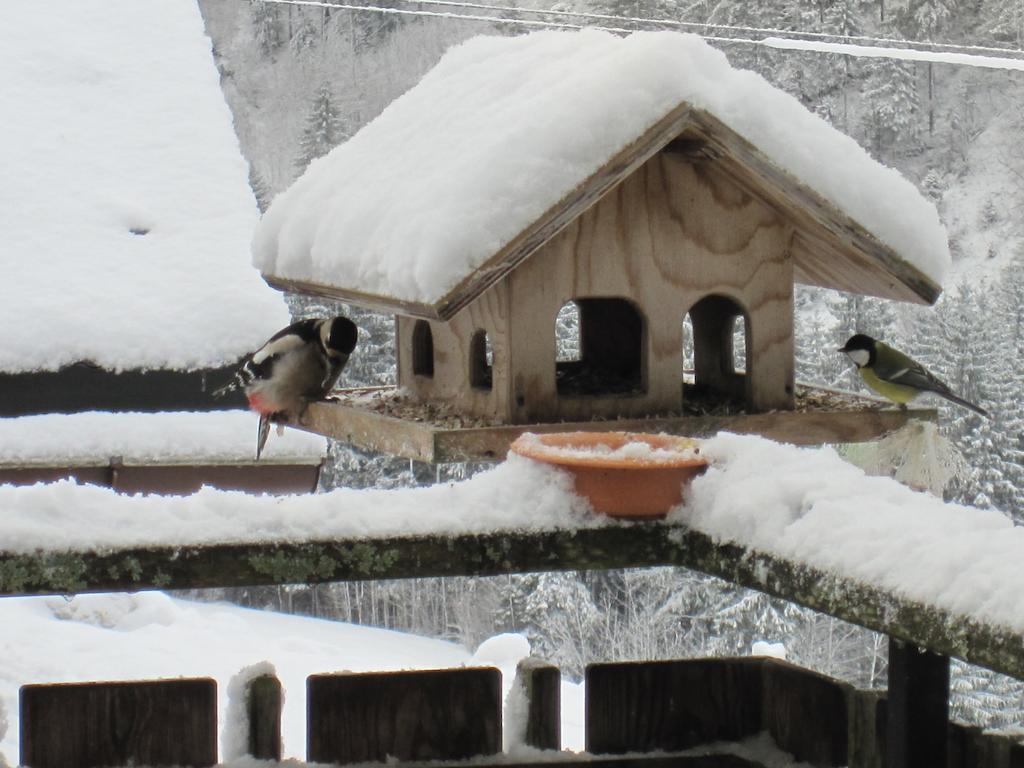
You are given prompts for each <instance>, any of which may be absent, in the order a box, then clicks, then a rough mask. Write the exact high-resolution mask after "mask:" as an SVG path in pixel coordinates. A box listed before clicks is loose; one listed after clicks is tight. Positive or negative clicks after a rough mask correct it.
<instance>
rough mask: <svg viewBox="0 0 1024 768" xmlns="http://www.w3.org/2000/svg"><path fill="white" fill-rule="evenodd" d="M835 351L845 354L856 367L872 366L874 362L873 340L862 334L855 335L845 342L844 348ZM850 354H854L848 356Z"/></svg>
mask: <svg viewBox="0 0 1024 768" xmlns="http://www.w3.org/2000/svg"><path fill="white" fill-rule="evenodd" d="M836 351H837V352H845V353H846V354H847V355H849V356H850V359H851V360H853V361H854V362H855V363H857V365H858V366H864V365H873V364H874V362H875V340H874V339H872V338H871V337H870V336H868V335H866V334H863V333H855V334H854V335H853V336H851V337H850V338H848V339H847V340H846V346H843V347H840V348H839V349H837V350H836ZM851 352H852V353H854V354H850V353H851ZM857 353H861V354H857ZM863 353H867V355H864V354H863Z"/></svg>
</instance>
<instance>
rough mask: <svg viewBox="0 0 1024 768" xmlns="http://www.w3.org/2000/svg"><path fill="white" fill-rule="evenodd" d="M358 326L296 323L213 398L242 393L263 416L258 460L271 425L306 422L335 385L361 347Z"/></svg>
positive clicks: (334, 320)
mask: <svg viewBox="0 0 1024 768" xmlns="http://www.w3.org/2000/svg"><path fill="white" fill-rule="evenodd" d="M357 337H358V332H357V330H356V325H355V323H353V322H352V321H351V320H349V319H348V318H347V317H340V316H339V317H327V318H319V319H318V318H310V319H308V320H300V321H298V322H297V323H292V324H291V325H289V326H288V327H287V328H283V329H281V330H280V331H278V332H277V333H275V334H274V335H273V336H271V337H270V338H269V339H267V341H266V343H264V344H263V346H262V347H260V348H259V349H257V350H256V351H255V352H253V353H252V354H251V355H249V356H248V357H247V358H246V359H245V360H244V361H243V362H242V364H241V365H240V366H239V368H238V370H237V371H236V372H235V376H234V378H233V379H232V380H231V381H229V382H228V383H227V384H225V385H224V386H223V387H221V388H220V389H218V390H216V391H215V392H214V393H213V394H214V396H215V397H223V396H224V395H226V394H227V393H229V392H232V391H234V390H236V389H241V390H242V391H244V392H245V396H246V397H247V398H248V399H249V407H250V408H252V410H254V411H256V412H257V413H258V414H259V415H260V425H259V433H258V438H257V442H256V460H257V461H259V458H260V454H261V453H263V447H264V446H265V445H266V443H267V436H268V435H269V434H270V424H271V423H272V422H273V423H276V424H277V425H278V429H279V430H281V429H283V426H284V422H286V421H289V420H291V419H295V420H300V419H301V418H302V416H303V415H304V414H305V412H306V407H307V406H308V405H309V402H310V401H311V400H318V399H320V398H322V397H323V396H324V395H326V394H327V393H328V392H330V391H331V389H332V388H333V387H334V384H335V382H337V380H338V377H339V376H340V375H341V372H342V370H343V369H344V368H345V363H347V362H348V358H349V356H350V355H351V354H352V350H353V349H355V346H356V338H357Z"/></svg>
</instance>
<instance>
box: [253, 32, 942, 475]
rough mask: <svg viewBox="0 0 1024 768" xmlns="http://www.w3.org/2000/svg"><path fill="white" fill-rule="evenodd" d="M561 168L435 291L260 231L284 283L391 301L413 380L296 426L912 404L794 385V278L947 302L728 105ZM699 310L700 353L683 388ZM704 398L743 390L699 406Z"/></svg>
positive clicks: (749, 413) (790, 426)
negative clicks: (302, 264) (737, 345)
mask: <svg viewBox="0 0 1024 768" xmlns="http://www.w3.org/2000/svg"><path fill="white" fill-rule="evenodd" d="M528 37H529V36H528ZM420 87H423V86H422V85H421V86H418V87H417V88H420ZM764 87H765V88H767V89H771V86H769V85H767V83H765V84H764ZM415 90H416V89H414V91H413V93H414V92H415ZM771 90H774V89H771ZM410 95H411V94H407V96H406V98H408V97H409V96H410ZM386 116H387V115H386V114H385V115H382V119H383V118H385V117H386ZM524 119H525V118H524ZM537 119H543V116H540V117H538V118H537ZM379 122H381V121H376V122H375V123H374V124H371V125H370V126H368V127H367V128H366V129H364V131H367V132H372V131H374V130H377V127H376V126H377V123H379ZM422 128H423V130H424V131H429V125H427V126H424V127H422ZM822 129H823V130H825V131H831V132H832V133H837V132H835V131H833V130H832V129H830V128H826V127H824V126H822ZM783 130H784V128H783ZM844 138H845V137H844ZM361 146H362V147H363V149H362V150H361V151H365V147H366V143H364V144H363V145H361ZM391 149H392V148H390V147H389V148H387V149H386V150H384V149H382V150H381V162H385V161H386V159H387V157H388V152H390V151H391ZM343 150H345V146H344V145H343V146H342V147H339V148H338V150H336V152H340V154H339V155H338V157H337V158H335V157H333V156H332V157H329V158H328V164H327V165H329V164H330V162H335V168H333V169H330V168H327V169H326V170H325V169H324V168H320V169H319V171H318V172H320V173H321V174H323V173H327V172H331V171H333V173H334V174H335V176H336V178H338V179H344V178H345V175H344V174H343V173H339V170H338V169H339V168H340V167H341V166H343V165H344V164H345V162H346V158H345V152H344V151H343ZM494 151H495V152H501V151H504V150H503V149H501V148H498V147H497V145H495V149H494ZM863 160H864V162H865V163H870V164H871V165H873V166H875V169H877V168H878V167H877V164H876V163H874V161H872V160H870V159H869V158H867V157H866V156H865V157H864V158H863ZM821 161H822V163H827V162H828V158H827V157H823V158H821ZM363 162H365V158H363ZM478 165H479V167H480V168H481V169H483V170H481V173H488V172H489V171H488V170H486V169H487V168H488V167H489V166H488V165H487V164H486V163H483V162H481V163H479V164H478ZM311 170H317V169H311ZM413 173H415V171H413ZM323 179H324V177H323V175H321V176H320V178H319V180H320V183H321V185H323V184H324V180H323ZM302 181H304V180H300V182H299V183H301V182H302ZM901 181H902V180H901ZM299 183H297V185H296V186H298V185H299ZM339 183H342V182H339ZM352 183H356V182H352ZM543 186H544V181H543V179H541V180H538V182H537V188H531V186H530V182H529V180H527V181H526V182H524V181H523V180H522V179H519V180H518V183H517V184H516V186H515V190H516V191H515V193H511V192H509V194H518V195H522V196H525V197H527V198H529V197H530V196H531V195H534V194H537V195H539V194H541V193H543V192H544V191H545V190H544V189H543ZM566 186H567V189H566V191H565V192H564V193H562V194H561V195H560V197H558V199H557V200H555V201H554V202H553V204H551V205H550V206H548V207H546V208H545V209H544V210H543V211H541V212H540V213H539V214H538V215H535V216H533V217H532V218H530V219H529V220H528V221H526V222H525V223H524V224H523V226H521V227H520V226H518V225H517V226H516V232H515V234H514V235H513V236H511V237H509V238H508V239H507V240H505V241H504V242H501V243H500V245H498V246H497V247H493V248H491V249H490V250H488V251H487V252H486V253H485V254H483V256H482V257H481V258H480V259H478V261H479V263H476V264H470V265H467V266H466V268H465V270H464V271H462V272H459V273H458V274H457V275H456V280H455V281H454V282H453V283H452V284H451V285H450V286H449V287H448V288H447V289H446V290H444V291H442V292H440V293H437V294H436V295H434V296H433V297H432V299H431V300H429V301H424V300H421V299H420V298H417V297H409V296H407V295H401V293H400V292H398V291H396V292H392V293H388V292H387V291H386V290H382V289H380V288H379V287H378V288H373V289H372V290H371V289H368V288H367V286H365V285H363V284H361V283H360V281H359V280H358V279H352V280H348V279H345V278H338V279H335V278H334V277H332V275H333V274H334V273H332V272H331V271H330V270H327V271H326V272H325V273H324V274H319V275H313V276H312V277H310V276H309V275H305V276H296V275H295V274H291V273H290V272H289V271H288V269H287V268H285V267H281V266H279V264H281V261H279V260H278V261H275V258H276V257H277V256H278V255H279V252H281V251H283V247H282V246H279V244H278V243H279V242H280V241H279V240H275V239H274V238H275V235H274V234H269V235H265V236H264V235H261V234H258V238H257V239H258V243H257V263H258V264H259V263H260V262H261V260H262V262H263V263H262V264H261V269H262V270H263V272H264V276H265V278H266V279H267V280H268V281H269V282H270V283H271V284H272V285H274V286H276V287H279V288H281V289H285V290H291V291H299V292H306V293H313V294H318V295H321V296H327V297H333V298H336V299H341V300H344V301H347V302H351V303H353V304H356V305H362V306H366V307H370V308H375V309H378V310H385V311H390V312H393V313H394V314H395V316H396V327H397V358H398V360H397V363H398V365H397V368H398V388H397V389H396V390H394V391H390V390H378V391H374V392H367V391H363V392H361V393H348V394H345V393H342V394H341V395H340V396H339V397H338V398H336V399H335V400H333V401H330V402H327V403H320V404H315V405H314V407H313V408H311V409H310V412H309V420H308V422H307V423H306V424H304V425H301V426H304V427H305V428H307V429H312V430H314V431H318V432H323V433H325V434H329V435H333V436H336V437H340V438H342V439H347V440H350V441H352V442H355V443H358V444H360V445H362V446H363V447H367V448H372V449H378V450H385V451H390V452H393V453H398V454H400V455H405V456H409V457H411V458H418V459H423V460H427V461H452V460H467V459H473V458H481V457H490V456H497V457H501V456H503V455H504V453H505V450H506V449H507V447H508V444H509V442H510V441H511V440H512V439H514V438H515V437H516V436H517V435H518V434H519V433H521V432H523V431H526V430H530V431H535V432H543V431H550V430H554V429H559V430H564V429H579V428H582V429H600V428H607V425H602V424H601V422H603V421H604V422H607V421H614V422H615V425H614V426H613V427H612V428H614V429H630V430H640V431H655V430H657V431H668V432H672V433H676V434H691V435H700V434H705V433H707V432H710V431H715V430H717V429H722V428H730V429H735V430H738V431H748V432H760V433H763V434H768V435H770V436H773V437H776V438H781V439H788V440H794V441H796V442H803V443H821V442H841V441H846V442H849V441H857V440H865V439H871V438H874V437H876V436H878V435H879V434H881V433H884V432H886V431H888V430H890V429H892V428H894V427H896V426H899V425H900V424H901V423H903V421H904V420H905V419H906V417H907V416H906V414H905V413H898V412H895V411H889V412H886V411H879V409H878V406H877V403H868V402H864V401H859V402H852V403H851V402H849V401H847V402H845V403H843V404H841V405H837V403H838V401H837V399H835V398H826V399H825V401H824V403H822V402H821V401H820V400H818V401H817V403H818V404H817V405H808V403H814V402H816V401H815V397H814V395H813V393H812V394H811V395H809V396H808V397H807V398H803V399H801V398H798V394H800V393H798V389H797V387H796V384H795V382H794V327H793V317H794V306H793V290H794V284H795V283H797V282H800V283H804V284H809V285H816V286H824V287H829V288H835V289H839V290H843V291H849V292H854V293H860V294H867V295H873V296H878V297H883V298H887V299H895V300H900V301H911V302H917V303H932V302H934V301H935V300H936V299H937V297H938V295H939V293H940V286H939V285H938V284H937V282H936V281H935V280H933V279H932V278H931V277H929V275H928V274H926V273H925V272H924V271H922V270H921V269H919V268H918V267H916V266H914V265H913V264H912V263H911V262H912V260H911V259H908V258H904V257H903V255H901V253H900V252H898V251H897V250H896V249H894V248H893V247H890V246H889V245H887V244H886V243H885V242H883V241H882V239H881V238H880V237H879V236H878V235H877V234H876V233H875V232H873V231H872V230H871V229H869V228H868V227H867V226H866V225H864V224H862V223H859V222H858V221H857V220H854V218H852V216H851V214H850V212H849V211H847V210H844V209H843V208H842V207H841V206H840V205H838V204H837V203H835V202H832V201H830V200H828V199H826V198H825V197H824V196H823V195H822V194H820V193H819V192H818V191H816V189H815V188H813V187H812V186H811V185H810V184H808V183H805V182H804V181H803V180H802V179H800V178H798V177H796V176H794V175H793V174H792V173H791V172H789V171H787V170H784V168H783V167H782V164H781V162H780V161H779V160H778V159H777V158H776V157H774V156H773V154H772V153H771V152H769V151H768V150H766V149H762V148H761V147H759V146H757V145H756V144H755V143H753V142H752V141H751V140H749V139H748V138H746V137H744V136H743V135H741V134H740V133H739V132H738V131H737V130H735V129H733V128H731V127H730V126H729V125H728V124H727V123H726V122H725V121H724V120H723V119H721V118H720V117H719V116H717V115H716V114H714V112H713V111H711V110H710V109H707V108H704V107H701V106H699V105H696V104H694V103H690V102H688V101H685V100H681V101H678V102H676V103H674V104H673V105H671V106H670V107H669V108H667V109H664V110H662V111H661V112H660V113H659V114H658V115H657V116H656V119H652V120H651V122H650V123H649V124H648V127H646V128H643V129H642V130H640V131H638V132H635V133H632V134H629V135H628V136H627V137H626V138H625V139H624V140H623V141H622V142H621V143H620V144H619V145H618V146H617V148H616V149H615V151H613V152H612V153H611V154H608V155H607V156H606V157H605V158H604V160H603V162H601V163H600V164H599V165H598V167H596V168H595V169H593V170H591V171H590V172H589V173H587V174H586V175H585V176H583V177H581V178H572V179H571V180H570V183H568V184H567V185H566ZM307 188H308V187H307ZM919 202H922V203H923V201H919ZM292 206H293V208H294V207H295V203H292ZM277 213H278V215H277V217H276V218H275V212H274V210H273V208H272V209H271V211H270V213H268V216H267V218H265V220H264V223H263V224H262V225H261V227H263V228H264V230H265V232H266V231H267V230H271V229H274V227H278V229H277V230H276V231H277V232H279V231H280V230H281V229H282V228H283V226H286V225H281V224H280V221H281V220H282V218H283V217H287V215H288V213H287V211H286V210H284V211H279V212H277ZM324 215H325V216H326V214H324ZM511 215H512V214H510V216H511ZM325 223H326V222H325ZM458 225H459V224H458V222H453V224H452V226H458ZM264 234H265V233H264ZM261 238H262V242H263V245H262V246H261V245H260V243H259V241H260V240H261ZM943 242H944V241H943ZM261 247H262V256H261ZM316 247H317V248H320V247H322V246H321V245H317V246H316ZM567 304H570V305H575V308H576V311H577V312H578V324H579V344H578V356H577V359H574V360H563V361H559V360H558V359H557V355H556V334H555V327H556V317H557V316H558V314H559V312H560V311H561V310H563V307H565V306H566V305H567ZM687 316H689V319H690V322H691V323H692V350H691V352H692V360H693V371H692V374H691V375H690V376H689V380H688V381H687V382H686V386H684V357H685V355H686V353H687V351H688V350H687V349H686V348H685V347H686V344H684V319H685V318H686V317H687ZM737 330H742V333H743V338H744V339H745V360H743V361H742V362H741V363H740V364H735V363H734V349H733V344H734V337H735V332H736V331H737ZM804 394H806V392H805V393H804ZM709 396H710V398H711V401H712V402H713V403H725V404H727V406H728V407H725V408H716V407H712V408H711V409H710V410H704V412H701V411H700V410H698V409H695V408H694V407H693V404H694V403H695V402H698V401H699V402H702V403H703V402H707V398H708V397H709ZM417 405H421V406H422V408H421V409H420V410H417V408H416V406H417ZM424 409H426V410H424Z"/></svg>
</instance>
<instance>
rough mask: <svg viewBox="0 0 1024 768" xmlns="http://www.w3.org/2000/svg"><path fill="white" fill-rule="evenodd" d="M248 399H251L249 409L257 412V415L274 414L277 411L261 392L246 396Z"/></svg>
mask: <svg viewBox="0 0 1024 768" xmlns="http://www.w3.org/2000/svg"><path fill="white" fill-rule="evenodd" d="M246 397H248V398H249V407H250V408H252V409H253V410H254V411H256V413H274V412H276V411H277V409H276V408H274V406H273V405H272V404H271V403H270V402H268V401H267V399H266V398H265V397H263V395H262V394H260V393H259V392H253V393H252V394H250V395H246Z"/></svg>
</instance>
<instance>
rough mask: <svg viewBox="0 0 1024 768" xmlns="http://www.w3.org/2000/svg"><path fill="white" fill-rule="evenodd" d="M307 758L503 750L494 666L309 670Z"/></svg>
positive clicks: (450, 755) (376, 758) (347, 759)
mask: <svg viewBox="0 0 1024 768" xmlns="http://www.w3.org/2000/svg"><path fill="white" fill-rule="evenodd" d="M306 702H307V706H306V713H307V714H306V717H307V722H306V728H307V731H306V734H307V738H306V757H307V759H308V760H309V761H310V762H317V763H341V764H346V763H365V762H384V761H385V760H462V759H465V758H469V757H474V756H476V755H488V754H495V753H498V752H500V751H501V673H500V672H499V671H498V670H497V669H494V668H468V669H444V670H427V671H414V672H379V673H376V672H375V673H360V674H340V675H312V676H310V677H309V678H308V679H307V681H306Z"/></svg>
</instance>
